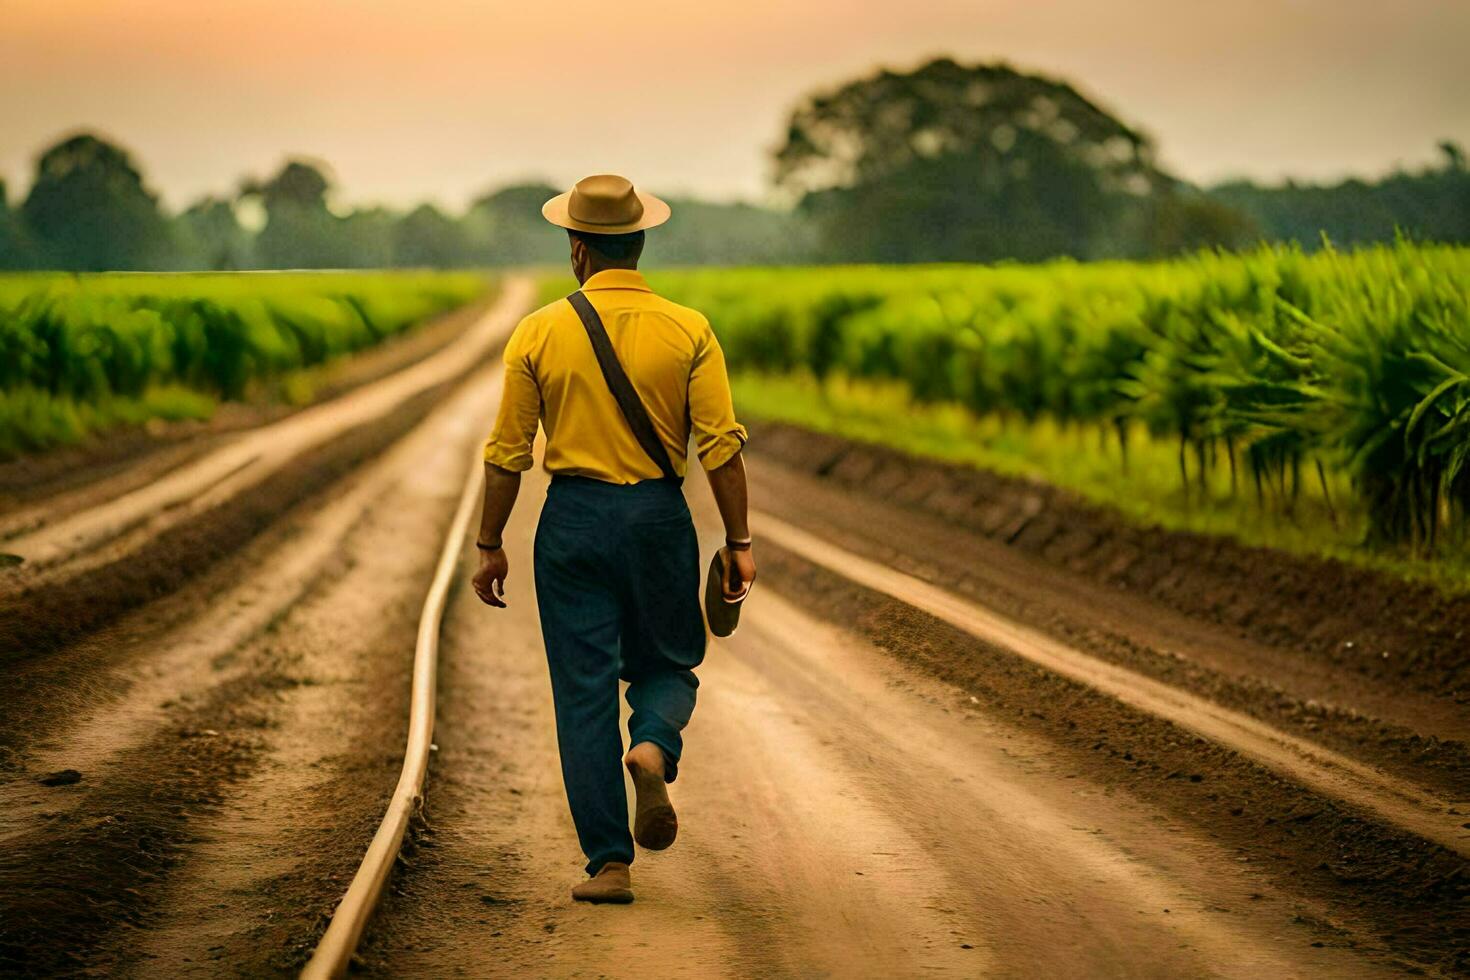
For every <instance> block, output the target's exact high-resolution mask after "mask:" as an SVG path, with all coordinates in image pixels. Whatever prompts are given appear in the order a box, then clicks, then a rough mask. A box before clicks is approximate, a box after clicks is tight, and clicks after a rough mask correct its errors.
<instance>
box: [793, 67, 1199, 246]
mask: <svg viewBox="0 0 1470 980" xmlns="http://www.w3.org/2000/svg"><path fill="white" fill-rule="evenodd" d="M1172 183H1173V180H1172V178H1170V177H1169V175H1167V174H1165V173H1164V172H1163V171H1161V170H1160V169H1159V168H1158V166H1157V165H1156V164H1155V163H1154V153H1153V144H1152V143H1151V141H1150V140H1149V139H1148V137H1146V136H1145V135H1143V134H1142V133H1141V132H1139V131H1137V130H1135V129H1133V128H1131V127H1129V126H1127V125H1125V124H1124V123H1122V122H1120V121H1119V120H1118V119H1116V118H1115V117H1113V116H1112V115H1110V114H1109V113H1107V112H1106V111H1105V110H1103V109H1102V108H1100V107H1098V106H1097V105H1096V104H1094V103H1093V102H1091V101H1090V100H1088V99H1087V98H1085V97H1084V96H1082V95H1081V94H1079V93H1078V92H1077V91H1076V90H1075V89H1074V88H1072V86H1070V85H1068V84H1066V83H1065V82H1061V81H1055V80H1052V79H1049V78H1045V77H1042V76H1038V75H1028V74H1024V73H1022V72H1019V71H1017V70H1015V69H1014V68H1011V67H1010V66H1008V65H1005V64H994V65H960V64H958V63H956V62H954V61H952V60H950V59H948V58H940V59H936V60H934V61H931V62H929V63H928V64H926V65H924V66H922V67H920V68H919V69H917V70H915V71H913V72H909V73H907V74H899V73H895V72H891V71H880V72H878V73H877V74H875V75H872V76H870V77H867V78H863V79H859V80H857V81H854V82H851V83H849V84H847V85H844V86H843V87H842V88H840V89H838V90H836V91H835V92H827V93H820V94H817V95H814V96H812V97H810V98H809V99H807V100H806V101H805V102H804V103H803V104H802V105H800V106H799V107H798V108H797V109H796V111H795V112H794V113H793V114H792V116H791V120H790V123H789V125H788V127H787V135H786V141H785V143H784V144H783V145H782V146H781V147H780V148H779V149H778V150H777V151H776V154H775V184H776V187H777V188H778V190H779V191H781V192H782V193H783V194H785V195H786V196H788V197H789V198H791V199H794V200H796V201H799V202H800V206H801V209H802V210H803V211H804V212H806V213H807V214H809V215H811V216H812V217H814V218H815V219H816V220H817V221H818V223H819V226H820V228H821V231H822V239H823V243H824V247H825V249H826V250H827V251H828V252H830V253H831V255H830V257H832V258H839V259H866V260H879V261H897V262H905V261H928V260H954V261H965V260H970V261H974V260H982V261H991V260H996V259H1005V258H1016V259H1043V258H1048V257H1050V256H1054V255H1063V254H1069V255H1079V256H1089V255H1092V254H1095V253H1097V252H1098V251H1099V249H1098V248H1097V245H1098V243H1099V242H1100V241H1105V240H1106V237H1107V236H1106V235H1105V234H1103V233H1104V232H1105V231H1106V228H1107V225H1108V224H1109V223H1110V222H1112V221H1115V220H1117V218H1118V217H1119V215H1120V214H1121V213H1122V212H1124V211H1126V210H1128V209H1129V208H1134V207H1137V206H1138V205H1139V204H1140V202H1143V201H1146V200H1147V199H1148V198H1150V197H1151V196H1153V195H1155V194H1157V193H1159V192H1160V191H1161V190H1163V189H1165V188H1167V187H1169V186H1170V185H1171V184H1172Z"/></svg>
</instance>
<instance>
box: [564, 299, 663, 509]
mask: <svg viewBox="0 0 1470 980" xmlns="http://www.w3.org/2000/svg"><path fill="white" fill-rule="evenodd" d="M567 302H568V303H571V304H572V309H574V310H576V311H577V316H579V317H580V318H581V319H582V326H584V327H586V328H587V338H588V339H589V340H591V341H592V351H593V353H595V354H596V355H597V366H598V367H600V368H602V378H603V380H604V381H606V382H607V386H608V388H609V389H610V390H611V391H612V396H613V399H614V400H616V401H617V403H618V408H620V409H621V410H622V412H623V418H625V419H627V420H628V428H630V429H632V430H633V438H635V439H637V440H638V445H640V446H642V447H643V451H644V452H645V453H647V454H648V458H649V459H651V460H653V461H654V462H655V463H656V464H658V468H659V470H660V471H661V472H662V473H663V475H664V479H665V480H672V481H673V482H675V483H678V482H680V477H679V474H678V472H677V471H676V470H675V469H674V463H673V461H672V460H671V459H669V451H668V449H667V448H665V446H664V443H663V440H662V439H660V438H659V437H658V432H657V431H656V430H655V429H654V427H653V419H651V418H649V417H648V409H647V408H645V407H644V406H643V399H641V398H639V397H638V392H637V391H636V390H634V388H633V382H632V381H630V380H628V372H626V371H624V370H623V365H622V363H621V362H620V361H619V360H618V354H617V351H615V350H613V345H612V340H610V339H609V338H608V336H607V328H606V327H604V326H603V325H602V318H601V317H600V316H598V315H597V311H596V310H595V309H593V308H592V303H591V301H590V300H588V299H587V297H586V296H585V295H583V293H582V291H581V290H580V289H579V290H577V291H576V292H575V293H572V294H571V295H570V296H568V297H567Z"/></svg>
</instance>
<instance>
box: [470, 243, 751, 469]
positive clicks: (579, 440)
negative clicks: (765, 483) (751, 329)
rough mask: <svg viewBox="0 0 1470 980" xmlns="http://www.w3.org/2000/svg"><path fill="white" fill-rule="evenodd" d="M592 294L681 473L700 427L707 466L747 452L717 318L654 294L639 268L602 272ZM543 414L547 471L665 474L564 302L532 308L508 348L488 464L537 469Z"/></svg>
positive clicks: (587, 287)
mask: <svg viewBox="0 0 1470 980" xmlns="http://www.w3.org/2000/svg"><path fill="white" fill-rule="evenodd" d="M582 291H583V292H584V293H585V294H586V295H587V299H588V300H590V301H591V303H592V306H593V308H594V309H596V310H597V314H598V316H600V317H601V318H602V323H603V325H604V326H605V327H606V328H607V335H608V337H609V338H610V339H611V340H612V345H613V349H614V350H615V351H617V354H618V360H619V361H621V362H622V365H623V370H624V371H626V372H627V374H628V377H629V379H631V380H632V382H633V387H634V389H636V390H637V392H638V397H639V398H641V399H642V400H643V405H644V407H645V408H647V409H648V415H649V417H650V418H652V419H653V427H654V429H655V430H657V432H658V435H659V438H660V439H662V440H663V443H664V446H665V447H667V449H668V451H669V458H670V459H671V460H673V463H674V469H676V470H678V471H679V473H680V475H683V474H684V473H685V472H686V470H687V466H688V463H687V459H686V453H687V448H688V445H689V437H690V436H691V435H693V437H694V448H695V452H697V453H698V455H699V460H700V462H701V463H702V464H704V467H705V469H710V470H712V469H714V468H716V467H718V466H720V465H722V464H723V463H725V462H727V461H728V460H729V459H730V457H732V456H734V455H735V454H736V453H737V452H739V451H740V447H741V446H743V445H744V444H745V428H744V427H743V426H741V425H740V424H739V423H738V422H736V421H735V407H734V405H733V404H732V402H731V399H730V381H729V378H728V377H727V376H726V373H725V355H724V353H723V352H722V351H721V350H720V345H719V342H718V341H716V340H715V335H714V332H713V331H711V330H710V326H709V320H707V319H705V317H704V315H703V314H701V313H699V312H697V311H696V310H691V309H689V308H688V307H685V306H679V305H678V304H677V303H671V302H669V301H668V300H666V299H664V298H662V297H660V296H658V295H656V294H655V293H654V292H653V290H651V289H649V288H648V283H647V282H645V281H644V279H643V276H642V275H640V274H639V273H638V272H636V271H633V270H630V269H607V270H604V271H602V272H599V273H597V274H596V275H594V276H592V277H590V278H589V279H588V280H587V282H586V283H584V284H583V286H582ZM538 422H544V423H545V424H546V459H545V464H544V465H545V467H546V471H547V472H548V473H566V474H570V475H576V476H590V477H593V478H594V479H598V480H605V481H607V482H609V483H637V482H638V481H640V480H656V479H659V478H660V477H661V475H662V474H660V472H659V468H658V466H657V464H655V463H654V462H653V460H651V459H649V458H648V454H647V453H645V452H644V451H643V448H642V447H641V446H639V445H638V440H637V439H635V438H634V437H633V430H632V429H630V428H629V427H628V423H627V422H626V421H625V420H624V419H623V415H622V412H620V411H619V410H618V403H617V401H616V400H614V398H613V396H612V392H611V391H610V390H608V387H607V382H606V381H604V380H603V377H602V371H601V370H600V369H599V368H598V366H597V356H596V355H595V354H594V353H593V351H592V341H591V340H590V339H589V338H588V337H587V330H586V328H585V327H583V326H582V321H581V320H580V319H579V318H578V317H577V313H576V311H575V310H574V309H572V304H571V303H568V302H567V301H566V300H565V299H558V300H557V301H556V302H554V303H551V304H549V305H547V306H544V307H542V308H541V309H539V310H537V311H536V312H535V313H532V314H530V315H529V316H527V317H526V318H525V319H524V320H522V321H521V322H520V323H519V324H518V325H517V326H516V329H515V332H514V333H513V334H511V337H510V341H509V342H508V343H507V344H506V345H505V389H504V391H503V393H502V394H501V396H500V414H499V416H498V417H497V418H496V420H495V429H494V431H493V432H491V434H490V438H489V440H487V441H486V443H485V461H486V462H488V463H493V464H495V465H496V466H499V467H501V468H502V469H506V470H512V471H514V472H520V471H522V470H527V469H530V468H531V444H532V443H533V442H534V441H535V439H536V426H537V423H538Z"/></svg>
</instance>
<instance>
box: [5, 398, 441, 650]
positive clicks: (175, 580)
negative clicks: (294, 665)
mask: <svg viewBox="0 0 1470 980" xmlns="http://www.w3.org/2000/svg"><path fill="white" fill-rule="evenodd" d="M442 394H443V392H442V390H440V389H435V390H431V391H428V392H425V393H424V394H422V395H420V396H418V397H416V398H414V399H412V400H411V401H409V402H407V403H405V404H404V405H402V406H400V407H399V408H398V409H397V410H395V411H394V412H393V413H392V414H391V415H389V416H388V417H387V418H384V419H380V420H377V421H374V422H370V423H367V424H364V425H361V426H358V427H357V428H355V429H353V430H351V431H350V432H348V433H346V434H344V436H343V437H341V438H339V439H337V440H334V441H333V442H331V443H330V444H328V445H327V446H325V447H323V448H322V450H320V451H319V452H317V453H316V454H314V455H311V456H307V457H302V458H298V459H296V460H294V461H293V462H291V463H290V464H288V465H286V466H285V467H283V468H282V469H281V470H279V471H277V472H276V473H274V474H272V475H271V476H269V477H267V478H266V479H265V480H264V481H262V482H261V483H260V484H259V485H258V486H256V487H255V488H253V489H252V490H251V492H249V493H248V494H245V495H243V496H242V497H241V498H237V499H235V500H231V501H229V502H227V503H224V504H221V505H219V506H217V507H215V508H213V509H211V510H210V511H208V512H206V513H205V514H204V515H203V516H202V518H201V519H198V520H194V521H191V522H189V523H185V524H180V525H177V526H175V527H172V528H170V529H168V530H166V531H164V532H163V533H162V534H160V535H158V536H157V537H155V538H153V539H152V540H150V541H149V542H148V543H147V544H146V545H144V547H143V548H142V549H140V550H139V551H137V552H134V553H132V554H128V555H125V556H123V557H120V558H118V559H116V560H114V561H112V562H110V563H108V564H105V565H103V566H101V567H100V568H96V569H90V570H88V571H87V572H86V573H85V574H81V575H77V576H72V577H69V578H65V579H62V580H60V581H54V582H46V583H44V584H41V585H37V586H34V587H31V588H29V589H25V590H23V591H20V592H18V593H16V594H12V595H7V596H5V597H4V598H3V599H0V664H13V663H15V662H17V661H21V660H25V659H27V658H31V657H38V656H45V655H46V654H48V653H51V652H53V651H55V650H58V649H60V648H62V647H63V646H65V645H67V644H68V643H73V642H75V641H76V640H77V639H79V638H80V637H82V636H84V635H86V634H87V633H90V632H93V631H95V630H98V629H100V628H102V627H104V626H106V625H107V624H108V623H109V622H112V621H113V620H114V619H116V618H117V617H118V616H119V615H121V614H122V613H124V612H126V611H127V610H129V609H132V608H134V607H136V606H138V605H140V604H142V603H144V602H146V601H149V600H152V599H157V598H159V597H161V596H164V595H167V594H168V593H170V592H172V591H173V590H174V589H177V588H178V587H180V586H181V585H183V584H184V583H186V582H188V581H189V580H190V579H191V578H193V577H194V576H196V575H198V574H199V572H200V571H201V570H202V569H204V568H206V567H208V566H209V565H210V564H212V563H214V562H216V561H218V560H219V559H221V558H222V557H224V556H226V555H228V554H230V553H231V552H233V551H234V550H236V549H238V548H240V547H241V546H242V545H244V544H245V543H246V542H248V541H249V540H250V539H251V538H252V537H254V536H255V535H256V534H259V533H260V532H261V531H262V530H264V529H265V528H266V527H268V526H269V525H270V524H271V523H272V522H273V521H275V520H277V519H278V518H279V516H280V514H281V512H282V511H284V510H286V509H288V508H290V507H291V506H292V505H294V504H296V503H297V502H299V501H301V500H303V499H305V498H306V497H308V496H309V495H310V494H311V493H312V492H313V491H315V490H318V489H320V488H321V487H323V486H325V485H327V484H329V483H330V482H332V481H333V480H335V479H338V478H340V477H342V476H343V475H345V474H346V473H349V472H351V471H352V470H353V469H354V468H356V467H358V466H360V465H362V464H363V463H364V462H365V461H366V460H368V459H370V458H371V457H372V456H374V455H375V454H377V453H379V452H381V451H382V450H383V449H384V448H386V447H387V446H389V445H391V444H392V442H393V441H394V440H395V439H397V438H398V437H400V436H402V435H403V434H404V433H405V432H407V431H408V430H409V429H411V428H412V427H413V426H414V425H415V424H416V423H417V422H419V421H420V420H421V419H422V418H423V417H424V415H425V413H427V412H428V411H429V409H430V408H431V407H433V405H434V404H435V402H436V401H437V400H438V399H439V398H440V397H442Z"/></svg>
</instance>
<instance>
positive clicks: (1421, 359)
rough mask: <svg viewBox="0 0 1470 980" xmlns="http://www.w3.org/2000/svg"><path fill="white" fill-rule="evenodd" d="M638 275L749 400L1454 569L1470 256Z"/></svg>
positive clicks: (1133, 499)
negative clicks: (713, 350) (684, 314)
mask: <svg viewBox="0 0 1470 980" xmlns="http://www.w3.org/2000/svg"><path fill="white" fill-rule="evenodd" d="M652 282H653V285H654V287H655V288H656V289H658V290H659V291H660V292H662V293H664V294H665V295H668V296H669V297H671V298H673V299H675V300H677V301H680V302H683V303H687V304H689V305H691V306H694V307H697V308H699V309H700V310H703V311H704V312H705V313H707V314H708V315H709V316H710V319H711V321H712V322H713V324H714V325H715V329H716V332H717V333H718V334H719V336H720V338H721V343H722V344H723V345H724V348H725V351H726V354H727V356H728V358H729V361H730V364H731V368H732V371H733V372H734V374H735V375H736V387H737V397H738V400H739V407H740V409H741V410H742V411H743V412H746V413H749V414H751V415H755V416H764V417H768V418H781V419H788V420H791V421H796V422H800V423H802V424H806V425H809V426H813V427H816V428H821V429H827V430H832V431H837V432H841V433H844V434H846V435H849V436H853V437H856V438H863V439H868V440H871V441H877V442H884V443H889V444H892V445H896V446H899V447H901V448H905V449H908V450H911V451H916V452H921V453H926V454H930V455H934V456H939V457H944V458H950V459H956V460H961V461H965V462H969V463H973V464H976V465H981V466H985V467H988V468H992V469H1000V470H1004V471H1008V472H1016V473H1024V474H1027V475H1031V476H1036V477H1040V478H1044V479H1047V480H1050V481H1052V482H1055V483H1058V484H1061V485H1064V486H1067V487H1070V488H1072V489H1075V490H1077V491H1079V492H1081V493H1083V494H1084V495H1086V496H1088V497H1090V498H1092V499H1094V500H1099V501H1102V502H1104V503H1108V504H1110V505H1112V506H1116V507H1118V508H1119V509H1121V510H1123V511H1124V512H1126V513H1128V514H1130V515H1131V516H1134V517H1135V518H1138V519H1143V520H1151V521H1158V522H1161V523H1163V524H1165V525H1166V526H1174V527H1185V528H1191V529H1195V530H1203V531H1209V532H1216V533H1221V532H1223V533H1230V534H1233V535H1235V536H1238V537H1241V538H1243V539H1245V540H1249V541H1254V542H1260V543H1269V544H1276V545H1280V546H1286V547H1290V548H1293V549H1294V550H1306V551H1317V552H1323V551H1325V552H1329V553H1334V554H1340V555H1344V556H1346V557H1351V558H1354V559H1355V560H1360V561H1368V562H1371V563H1375V564H1384V563H1387V564H1391V565H1394V566H1396V567H1409V568H1411V569H1416V570H1418V571H1419V572H1422V573H1423V574H1427V575H1429V576H1431V577H1435V578H1442V577H1444V576H1445V575H1446V574H1449V575H1451V576H1452V577H1455V578H1458V577H1460V573H1459V572H1458V571H1456V569H1459V568H1460V567H1462V565H1463V560H1462V559H1461V558H1459V556H1460V555H1461V554H1462V553H1463V551H1464V547H1465V544H1466V540H1467V507H1470V304H1467V292H1466V290H1467V284H1470V250H1466V249H1463V248H1449V247H1419V246H1411V245H1407V244H1400V245H1397V246H1393V247H1383V248H1374V249H1369V250H1364V251H1360V252H1354V253H1349V254H1339V253H1334V252H1323V253H1318V254H1315V255H1310V256H1308V255H1303V254H1301V253H1299V252H1297V251H1294V250H1289V249H1263V250H1260V251H1258V252H1255V253H1252V254H1247V255H1242V256H1232V255H1216V254H1202V255H1200V256H1197V257H1193V258H1189V259H1184V260H1178V261H1171V262H1158V263H1098V264H1077V263H1072V262H1059V263H1053V264H1048V265H1041V266H999V267H966V266H947V267H846V268H836V269H834V268H805V269H746V270H714V269H706V270H693V271H684V272H677V271H666V272H659V273H655V274H654V275H653V276H652ZM564 285H565V283H560V282H558V283H552V284H548V287H547V292H548V293H549V294H553V295H554V294H555V293H556V292H558V291H560V289H561V287H563V286H564ZM1365 546H1366V547H1365ZM1424 559H1435V560H1434V561H1428V562H1426V561H1424ZM1445 559H1448V561H1446V560H1445Z"/></svg>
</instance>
